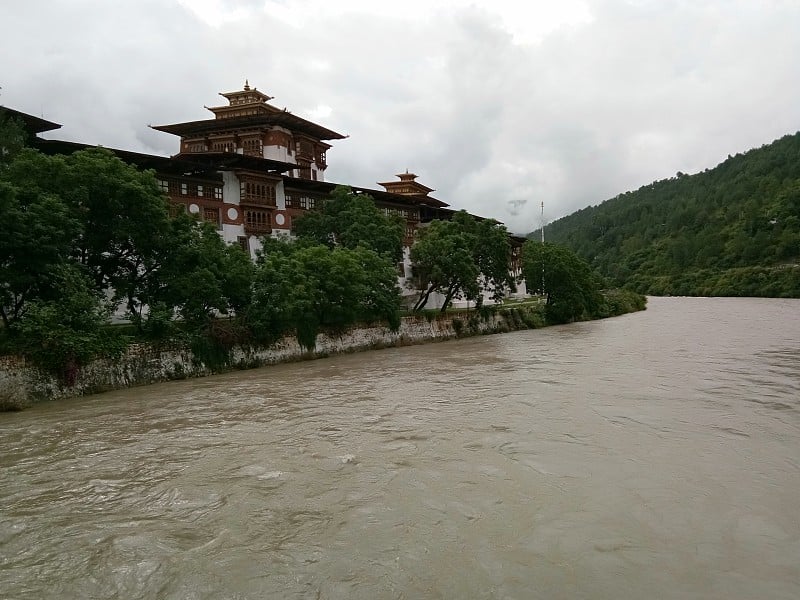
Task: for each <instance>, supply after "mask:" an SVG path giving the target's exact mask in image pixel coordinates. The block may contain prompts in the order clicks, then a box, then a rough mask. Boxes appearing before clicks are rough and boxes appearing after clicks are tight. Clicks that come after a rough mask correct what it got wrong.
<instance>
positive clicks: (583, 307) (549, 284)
mask: <svg viewBox="0 0 800 600" xmlns="http://www.w3.org/2000/svg"><path fill="white" fill-rule="evenodd" d="M522 273H523V276H524V277H525V281H526V284H527V287H528V289H529V290H537V289H538V290H540V291H541V293H543V294H544V295H545V296H546V298H547V317H548V319H549V320H550V321H551V322H554V323H567V322H570V321H575V320H577V319H580V318H583V317H584V316H586V317H588V316H594V315H595V314H597V312H598V309H599V308H600V305H601V303H602V302H603V299H602V296H601V295H600V281H599V279H598V278H597V276H596V275H595V274H594V273H593V272H592V269H591V267H589V264H588V263H587V262H586V261H585V260H583V259H581V258H579V257H578V256H577V255H576V254H575V253H574V252H573V251H572V250H570V249H569V248H566V247H565V246H559V245H556V244H551V243H546V244H542V243H541V242H535V241H533V240H528V241H526V242H525V245H524V246H523V248H522Z"/></svg>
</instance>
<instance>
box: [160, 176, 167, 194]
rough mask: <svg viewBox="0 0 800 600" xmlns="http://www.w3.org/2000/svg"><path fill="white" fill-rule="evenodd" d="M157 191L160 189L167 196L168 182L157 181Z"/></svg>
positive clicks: (163, 180)
mask: <svg viewBox="0 0 800 600" xmlns="http://www.w3.org/2000/svg"><path fill="white" fill-rule="evenodd" d="M158 189H160V190H161V191H162V192H164V193H165V194H169V181H167V180H166V179H159V180H158Z"/></svg>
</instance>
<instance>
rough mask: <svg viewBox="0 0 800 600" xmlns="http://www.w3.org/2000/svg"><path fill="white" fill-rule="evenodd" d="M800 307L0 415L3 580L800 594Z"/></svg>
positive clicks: (732, 309)
mask: <svg viewBox="0 0 800 600" xmlns="http://www.w3.org/2000/svg"><path fill="white" fill-rule="evenodd" d="M798 317H800V301H797V300H753V299H690V298H652V299H651V300H650V306H649V309H648V310H647V311H646V312H642V313H637V314H633V315H627V316H624V317H619V318H615V319H609V320H605V321H597V322H591V323H579V324H573V325H567V326H561V327H553V328H548V329H542V330H536V331H524V332H516V333H510V334H505V335H495V336H486V337H479V338H470V339H465V340H458V341H452V342H445V343H440V344H431V345H427V346H415V347H406V348H396V349H387V350H381V351H376V352H369V353H362V354H351V355H346V356H339V357H333V358H330V359H325V360H319V361H313V362H305V363H295V364H290V365H282V366H276V367H270V368H265V369H259V370H253V371H246V372H237V373H233V374H229V375H224V376H218V377H211V378H207V379H197V380H191V381H181V382H172V383H168V384H163V385H155V386H151V387H144V388H137V389H132V390H125V391H120V392H114V393H108V394H102V395H97V396H92V397H87V398H81V399H76V400H72V401H64V402H57V403H56V402H54V403H49V404H46V405H40V406H37V407H34V408H33V409H30V410H28V411H25V412H22V413H12V414H0V597H2V598H8V599H15V598H37V599H38V598H62V599H63V598H82V599H83V598H92V599H103V598H119V599H128V598H187V599H201V598H203V599H205V598H208V599H211V598H214V599H217V598H220V599H221V598H229V599H251V598H312V599H316V598H327V599H334V598H337V599H338V598H341V599H384V598H409V599H411V598H458V599H462V598H498V599H510V598H519V599H528V598H542V599H551V598H592V599H594V598H608V599H614V600H618V599H624V598H635V599H641V598H682V599H683V598H704V599H705V598H720V599H723V598H724V599H726V600H728V599H732V598H743V599H744V598H748V599H750V598H757V599H761V598H770V599H776V598H778V599H781V598H785V599H787V600H788V599H792V600H794V599H796V598H798V597H800V501H798V499H799V498H800V344H799V342H800V318H798Z"/></svg>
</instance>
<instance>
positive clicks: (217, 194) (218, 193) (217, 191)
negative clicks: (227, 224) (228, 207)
mask: <svg viewBox="0 0 800 600" xmlns="http://www.w3.org/2000/svg"><path fill="white" fill-rule="evenodd" d="M214 200H222V186H219V185H215V186H214Z"/></svg>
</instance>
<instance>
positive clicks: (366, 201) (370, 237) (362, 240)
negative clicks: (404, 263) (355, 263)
mask: <svg viewBox="0 0 800 600" xmlns="http://www.w3.org/2000/svg"><path fill="white" fill-rule="evenodd" d="M294 233H295V235H297V237H298V238H300V239H301V240H310V241H311V242H314V243H317V244H321V245H323V246H328V247H329V248H334V247H342V248H349V249H351V250H352V249H355V248H357V247H359V246H363V247H365V248H369V249H370V250H374V251H375V252H377V253H378V254H380V255H382V256H386V257H387V258H388V259H389V260H390V261H391V262H393V263H397V262H399V261H400V260H402V258H403V236H404V235H405V224H404V221H403V219H402V218H400V217H399V216H388V215H386V214H384V213H383V211H381V210H380V209H379V208H378V207H377V206H375V201H374V200H373V198H372V197H371V196H369V195H367V194H356V193H354V192H353V191H352V190H351V189H350V188H348V187H344V186H338V187H336V188H335V189H334V190H333V192H332V193H331V195H330V198H328V199H327V200H326V201H325V203H324V205H323V206H322V208H321V209H319V210H316V211H310V212H308V213H306V214H305V215H303V216H302V217H300V218H298V219H297V220H296V221H295V222H294Z"/></svg>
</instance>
